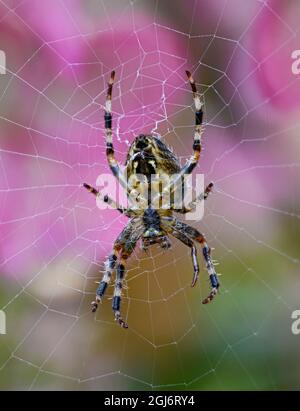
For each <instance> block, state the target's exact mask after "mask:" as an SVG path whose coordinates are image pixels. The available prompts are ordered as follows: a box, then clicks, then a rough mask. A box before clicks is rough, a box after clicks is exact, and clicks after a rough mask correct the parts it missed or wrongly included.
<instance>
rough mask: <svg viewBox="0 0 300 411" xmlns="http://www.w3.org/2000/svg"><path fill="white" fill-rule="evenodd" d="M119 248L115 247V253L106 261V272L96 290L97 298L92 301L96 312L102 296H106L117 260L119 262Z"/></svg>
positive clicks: (93, 310) (93, 309)
mask: <svg viewBox="0 0 300 411" xmlns="http://www.w3.org/2000/svg"><path fill="white" fill-rule="evenodd" d="M117 258H118V257H117V250H116V249H114V250H113V253H112V254H111V255H110V256H109V257H108V259H107V260H106V262H105V272H104V274H103V277H102V280H101V282H100V284H99V287H98V288H97V291H96V299H95V301H93V302H92V303H91V306H92V312H93V313H94V312H96V310H97V308H98V304H99V303H100V302H101V298H102V297H103V296H104V294H105V291H106V289H107V286H108V284H109V282H110V280H111V275H112V272H113V269H114V268H115V265H116V262H117Z"/></svg>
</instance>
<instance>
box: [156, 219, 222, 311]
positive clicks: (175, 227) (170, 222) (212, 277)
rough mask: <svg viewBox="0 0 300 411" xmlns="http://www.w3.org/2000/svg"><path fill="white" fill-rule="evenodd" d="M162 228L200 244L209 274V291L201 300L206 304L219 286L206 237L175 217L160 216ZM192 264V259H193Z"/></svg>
mask: <svg viewBox="0 0 300 411" xmlns="http://www.w3.org/2000/svg"><path fill="white" fill-rule="evenodd" d="M162 222H163V229H165V230H166V231H168V232H170V233H171V234H172V235H174V232H177V233H179V234H183V235H184V236H187V237H188V238H189V239H190V240H193V241H196V242H198V243H199V244H200V245H201V248H202V255H203V258H204V261H205V265H206V270H207V272H208V275H209V281H210V286H211V291H210V293H209V295H208V296H207V297H206V298H205V299H204V300H203V301H202V303H203V304H207V303H209V302H210V301H212V300H213V298H214V296H215V295H216V294H217V292H218V289H219V287H220V284H219V280H218V276H217V273H216V270H215V267H214V265H213V262H212V259H211V250H210V248H209V247H208V245H207V243H206V239H205V237H204V235H203V234H202V233H200V231H198V230H197V229H196V228H194V227H191V226H189V225H188V224H185V223H183V222H182V221H179V220H177V219H176V218H175V217H162ZM193 264H194V261H193Z"/></svg>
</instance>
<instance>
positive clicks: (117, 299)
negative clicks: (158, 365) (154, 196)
mask: <svg viewBox="0 0 300 411" xmlns="http://www.w3.org/2000/svg"><path fill="white" fill-rule="evenodd" d="M143 230H144V228H143V223H142V220H141V218H139V217H137V218H132V219H131V220H129V222H128V223H127V225H126V226H125V227H124V229H123V230H122V232H121V233H120V235H119V236H118V238H117V240H116V241H115V243H114V247H113V252H112V254H111V255H110V256H109V257H108V259H107V260H106V262H105V272H104V275H103V277H102V280H101V282H100V284H99V287H98V288H97V291H96V299H95V301H93V302H92V312H95V311H96V310H97V308H98V305H99V302H100V301H101V298H102V297H103V296H104V294H105V292H106V289H107V286H108V284H109V282H110V280H111V276H112V272H113V270H114V268H115V267H116V265H117V267H116V282H115V289H114V296H113V310H114V311H115V318H116V320H117V321H118V322H119V324H120V325H121V326H122V327H124V328H127V325H126V323H125V322H124V321H123V320H122V317H121V314H120V305H121V293H122V283H123V277H124V273H125V267H124V261H125V260H126V259H127V258H128V257H129V256H130V255H131V253H132V252H133V250H134V248H135V245H136V242H137V241H138V239H139V238H140V236H141V235H142V233H143ZM118 256H120V262H119V263H118V264H117V260H118ZM125 326H126V327H125Z"/></svg>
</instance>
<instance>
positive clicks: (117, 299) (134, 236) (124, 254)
mask: <svg viewBox="0 0 300 411" xmlns="http://www.w3.org/2000/svg"><path fill="white" fill-rule="evenodd" d="M142 232H143V229H142V230H134V231H132V232H131V235H130V238H129V239H128V241H126V242H125V243H124V244H123V246H122V249H121V257H120V261H119V263H118V266H117V275H116V281H115V288H114V295H113V303H112V309H113V311H114V313H115V320H116V321H117V322H118V323H119V324H120V326H121V327H123V328H128V325H127V323H126V322H125V321H124V320H123V318H122V315H121V311H120V309H121V301H122V288H123V280H124V278H125V264H126V260H127V259H128V258H129V257H130V255H131V254H132V252H133V250H134V249H135V246H136V243H137V241H138V239H139V238H140V236H141V235H142Z"/></svg>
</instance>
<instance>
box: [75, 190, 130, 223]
mask: <svg viewBox="0 0 300 411" xmlns="http://www.w3.org/2000/svg"><path fill="white" fill-rule="evenodd" d="M83 187H84V188H86V189H87V190H88V191H89V192H90V193H92V194H94V195H95V196H96V197H98V198H100V199H101V200H102V201H104V203H107V204H109V205H110V206H111V207H112V208H115V209H116V210H118V211H119V212H120V213H121V214H125V215H128V214H130V212H129V210H127V208H125V207H120V206H119V205H118V204H117V203H116V202H115V201H114V200H112V199H111V198H110V197H109V196H108V195H104V196H103V195H102V194H101V192H100V191H99V190H97V189H96V188H94V187H92V186H90V185H89V184H87V183H83Z"/></svg>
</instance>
